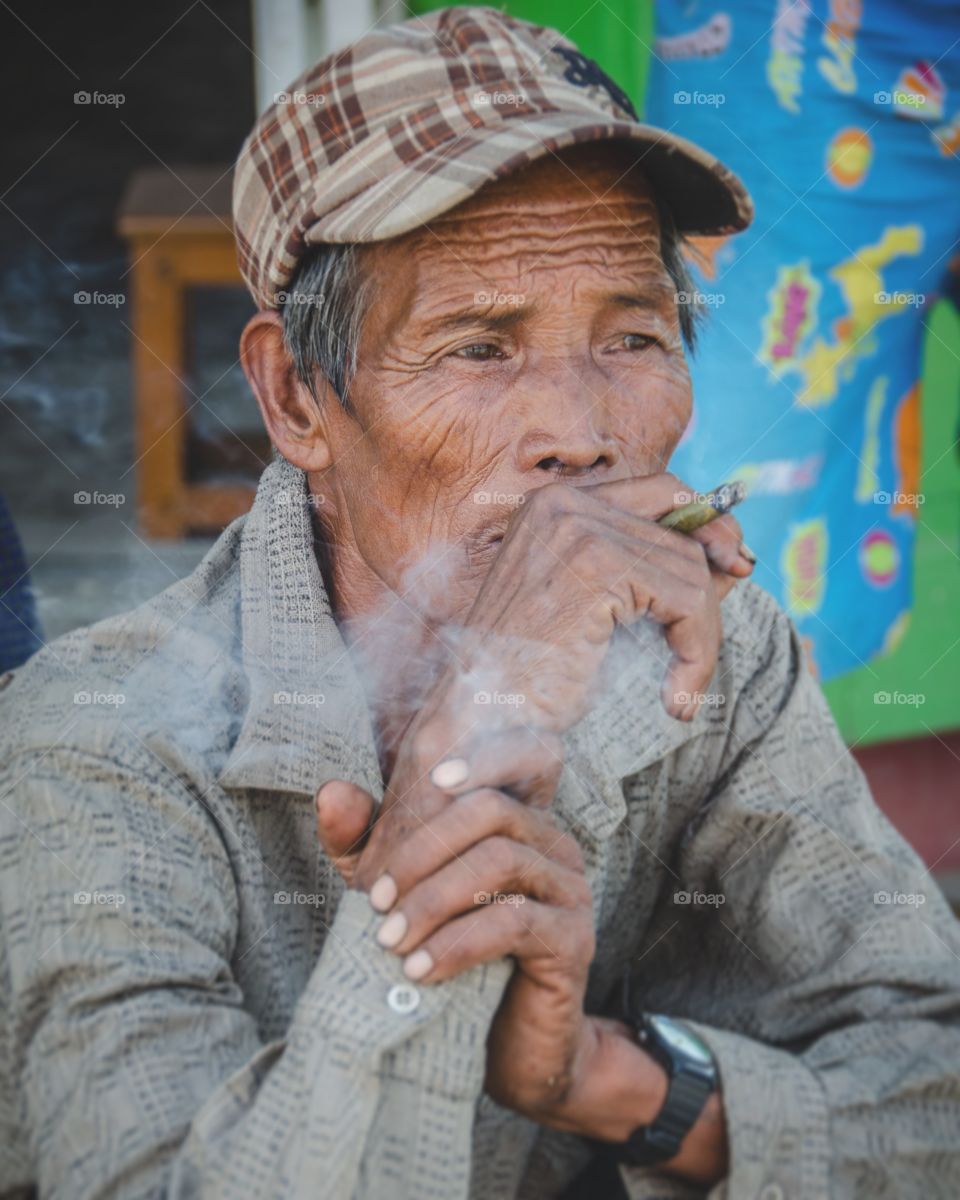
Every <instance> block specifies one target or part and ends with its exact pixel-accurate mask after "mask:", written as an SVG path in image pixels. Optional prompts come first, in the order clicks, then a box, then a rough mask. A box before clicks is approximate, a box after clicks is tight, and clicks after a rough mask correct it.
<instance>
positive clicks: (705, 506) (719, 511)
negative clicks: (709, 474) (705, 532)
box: [657, 479, 747, 533]
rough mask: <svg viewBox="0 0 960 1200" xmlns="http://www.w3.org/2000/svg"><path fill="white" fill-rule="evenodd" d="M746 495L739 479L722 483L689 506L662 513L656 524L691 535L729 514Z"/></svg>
mask: <svg viewBox="0 0 960 1200" xmlns="http://www.w3.org/2000/svg"><path fill="white" fill-rule="evenodd" d="M746 494H747V485H746V484H745V483H744V482H743V481H742V480H740V479H735V480H734V481H733V482H732V483H722V484H721V485H720V486H719V487H718V488H715V489H714V490H713V491H712V492H707V493H706V495H703V496H701V497H700V498H699V499H697V500H694V501H693V502H692V503H691V504H684V505H682V506H681V507H680V508H674V509H671V510H670V512H668V513H664V515H663V516H662V517H661V518H660V520H659V521H658V522H657V524H658V525H662V526H663V527H664V528H665V529H676V530H678V531H679V532H680V533H692V532H693V531H694V530H695V529H700V528H701V526H703V525H708V524H709V523H710V522H711V521H715V520H716V519H717V517H722V516H723V514H724V513H726V512H729V511H730V509H731V508H733V506H734V505H735V504H739V503H740V501H741V500H742V499H743V498H744V497H745V496H746Z"/></svg>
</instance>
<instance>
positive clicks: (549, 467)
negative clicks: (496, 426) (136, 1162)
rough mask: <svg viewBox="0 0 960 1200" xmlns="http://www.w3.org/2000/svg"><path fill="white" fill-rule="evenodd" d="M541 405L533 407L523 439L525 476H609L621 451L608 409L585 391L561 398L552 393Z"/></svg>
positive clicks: (520, 451)
mask: <svg viewBox="0 0 960 1200" xmlns="http://www.w3.org/2000/svg"><path fill="white" fill-rule="evenodd" d="M540 400H541V403H540V404H537V405H536V406H533V405H531V409H532V410H533V411H531V413H530V417H531V421H530V426H529V427H528V429H527V431H526V432H525V433H524V434H523V436H522V437H521V439H520V444H519V447H518V458H519V462H518V465H519V467H520V470H521V471H523V472H525V473H526V472H530V471H537V472H549V473H550V474H552V475H555V476H561V477H565V478H574V477H576V476H578V475H586V474H589V473H592V472H598V473H602V474H606V473H607V472H608V471H610V470H611V469H612V468H613V467H615V466H616V464H617V463H618V462H619V460H620V449H619V447H618V445H617V443H616V441H615V440H614V438H613V437H612V436H611V435H610V433H609V414H608V413H607V409H606V405H605V404H603V403H601V402H600V401H599V400H598V399H597V398H596V397H594V396H591V395H590V394H589V392H587V391H586V390H584V391H583V392H582V394H580V395H570V394H569V392H568V393H567V394H566V395H562V396H561V395H559V394H558V390H557V389H551V392H550V395H549V396H546V395H542V396H541V397H540Z"/></svg>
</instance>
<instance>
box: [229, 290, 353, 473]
mask: <svg viewBox="0 0 960 1200" xmlns="http://www.w3.org/2000/svg"><path fill="white" fill-rule="evenodd" d="M240 362H241V364H242V366H243V371H244V374H245V375H246V377H247V380H248V381H249V383H250V386H251V387H252V388H253V392H254V395H255V396H256V398H257V403H258V404H259V405H260V412H261V413H262V415H263V423H264V425H266V427H267V433H268V434H269V435H270V440H271V441H272V442H273V444H274V445H275V446H276V447H277V449H278V450H279V451H280V453H281V454H282V455H283V457H284V458H286V459H287V460H288V461H289V462H292V463H293V465H294V466H296V467H300V468H301V469H302V470H304V471H309V472H316V471H324V470H326V468H327V467H329V466H330V464H331V462H332V453H331V448H330V439H329V436H328V433H329V431H328V428H327V422H326V421H325V419H324V413H323V409H324V404H325V403H326V402H329V401H333V402H334V403H339V401H338V400H337V398H336V396H334V394H333V389H332V388H331V387H330V386H329V385H328V384H326V383H324V382H323V381H322V380H320V381H318V382H320V383H321V384H322V390H321V391H320V393H319V403H318V401H317V400H314V398H313V396H311V394H310V392H309V390H308V389H307V388H305V387H304V386H303V384H302V383H301V382H300V380H299V379H298V378H297V372H296V369H295V367H294V365H293V360H292V359H291V357H290V355H289V354H288V353H287V350H286V347H285V346H284V344H283V323H282V320H281V317H280V314H279V313H278V312H275V311H273V310H272V309H265V310H264V311H262V312H258V313H256V314H255V315H254V316H252V317H251V318H250V320H249V321H248V322H247V324H246V326H245V328H244V330H243V333H242V334H241V336H240Z"/></svg>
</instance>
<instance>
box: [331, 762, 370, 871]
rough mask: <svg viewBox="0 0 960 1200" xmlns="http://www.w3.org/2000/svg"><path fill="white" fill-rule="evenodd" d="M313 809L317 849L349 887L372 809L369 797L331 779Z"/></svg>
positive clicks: (364, 839) (368, 827)
mask: <svg viewBox="0 0 960 1200" xmlns="http://www.w3.org/2000/svg"><path fill="white" fill-rule="evenodd" d="M316 808H317V836H318V837H319V839H320V845H321V846H322V847H323V849H324V851H325V852H326V854H327V855H328V857H329V858H330V860H331V861H332V863H333V865H334V866H335V867H336V868H337V870H338V871H339V872H340V874H341V875H342V876H343V878H344V881H345V882H346V884H347V886H348V887H349V886H350V885H351V883H352V881H353V876H354V873H355V872H356V868H357V861H358V860H359V858H360V854H361V852H362V851H363V848H364V846H365V844H366V841H367V834H368V832H369V829H370V823H371V821H372V819H373V814H374V810H375V808H376V805H375V803H374V800H373V797H372V796H371V795H370V794H369V793H368V792H365V791H364V790H363V788H361V787H357V786H356V785H355V784H353V783H347V782H346V781H345V780H343V779H331V780H330V782H329V783H325V784H324V785H323V787H321V788H320V789H319V791H318V792H317V796H316Z"/></svg>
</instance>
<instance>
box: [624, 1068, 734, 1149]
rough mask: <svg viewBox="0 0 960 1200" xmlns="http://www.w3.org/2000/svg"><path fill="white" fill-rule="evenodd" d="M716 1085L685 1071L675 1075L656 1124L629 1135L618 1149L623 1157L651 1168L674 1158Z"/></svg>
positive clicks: (700, 1076)
mask: <svg viewBox="0 0 960 1200" xmlns="http://www.w3.org/2000/svg"><path fill="white" fill-rule="evenodd" d="M713 1088H714V1085H713V1082H712V1081H711V1080H709V1079H706V1078H704V1077H703V1076H702V1075H688V1074H686V1073H685V1072H681V1073H680V1074H679V1075H674V1076H673V1078H672V1079H671V1080H670V1082H669V1085H668V1087H667V1097H666V1099H665V1100H664V1102H663V1108H662V1109H661V1110H660V1114H659V1116H658V1117H657V1119H656V1120H655V1121H654V1122H653V1124H652V1125H645V1126H643V1127H642V1128H640V1129H637V1130H636V1131H635V1132H634V1133H632V1134H631V1135H630V1137H629V1138H627V1140H626V1142H624V1143H623V1145H622V1146H620V1147H619V1148H618V1150H619V1152H618V1155H617V1157H618V1158H619V1160H620V1161H621V1162H625V1163H631V1164H633V1165H634V1166H638V1167H650V1166H654V1165H655V1164H656V1163H658V1162H666V1160H667V1159H668V1158H673V1157H674V1155H676V1154H678V1153H679V1152H680V1146H681V1144H682V1142H683V1139H684V1138H685V1137H686V1136H687V1134H688V1133H689V1132H690V1130H691V1129H692V1127H693V1125H694V1124H695V1122H696V1120H697V1117H699V1116H700V1114H701V1112H703V1106H704V1105H705V1104H706V1102H707V1098H708V1097H709V1095H710V1093H711V1092H712V1091H713Z"/></svg>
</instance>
